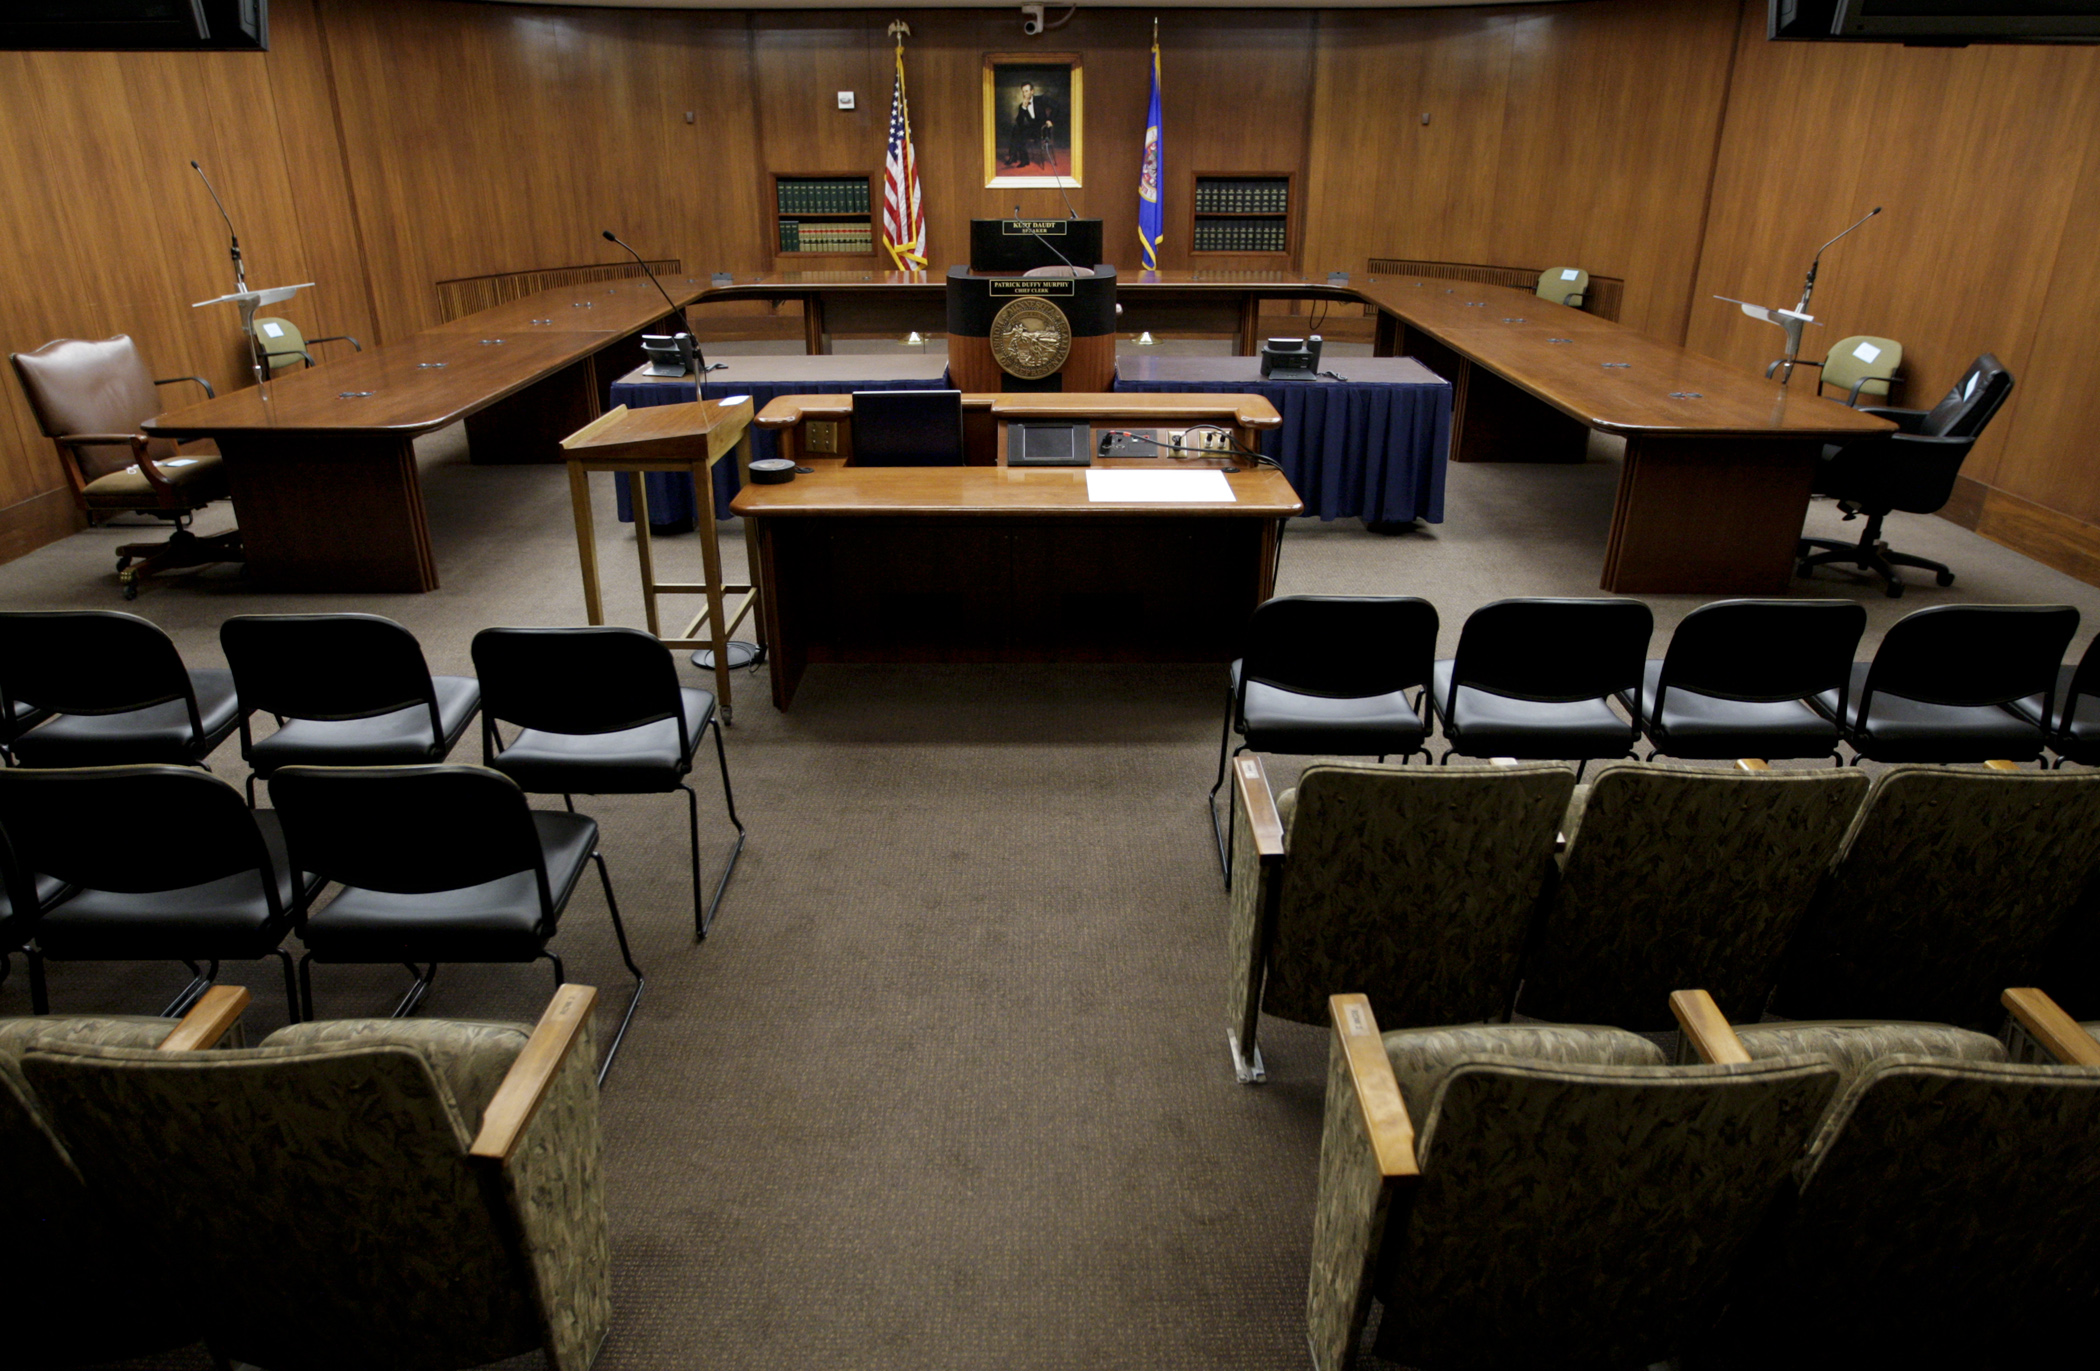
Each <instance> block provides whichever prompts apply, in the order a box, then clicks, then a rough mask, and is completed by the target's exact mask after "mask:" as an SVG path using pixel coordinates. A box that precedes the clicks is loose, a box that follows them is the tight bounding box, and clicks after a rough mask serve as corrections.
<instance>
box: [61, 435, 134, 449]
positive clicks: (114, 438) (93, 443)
mask: <svg viewBox="0 0 2100 1371" xmlns="http://www.w3.org/2000/svg"><path fill="white" fill-rule="evenodd" d="M58 441H59V442H61V443H64V444H66V445H67V446H69V447H102V446H105V445H108V444H116V443H123V444H126V445H129V446H131V447H144V446H145V445H146V435H145V434H143V433H61V434H59V435H58Z"/></svg>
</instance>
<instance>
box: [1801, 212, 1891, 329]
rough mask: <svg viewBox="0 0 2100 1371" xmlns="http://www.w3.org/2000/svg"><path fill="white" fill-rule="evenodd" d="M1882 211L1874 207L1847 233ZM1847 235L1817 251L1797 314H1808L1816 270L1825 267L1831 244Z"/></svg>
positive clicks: (1804, 285) (1809, 269)
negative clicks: (1824, 262) (1826, 254)
mask: <svg viewBox="0 0 2100 1371" xmlns="http://www.w3.org/2000/svg"><path fill="white" fill-rule="evenodd" d="M1881 210H1882V207H1881V206H1880V205H1876V206H1874V208H1872V209H1870V210H1868V211H1867V212H1866V213H1865V214H1862V215H1860V216H1859V222H1858V223H1855V224H1854V225H1853V226H1852V228H1848V229H1846V230H1845V233H1850V232H1852V229H1856V228H1858V227H1859V225H1860V224H1864V223H1866V222H1867V220H1869V219H1872V218H1873V217H1874V216H1875V215H1877V214H1879V213H1881ZM1845 233H1840V234H1839V235H1838V236H1837V238H1833V239H1831V240H1830V243H1825V244H1824V245H1823V246H1821V247H1819V248H1817V249H1816V259H1815V260H1814V261H1813V262H1810V263H1809V264H1808V278H1807V279H1806V280H1805V281H1803V282H1802V283H1801V303H1800V304H1798V305H1796V306H1794V312H1795V313H1797V314H1806V313H1808V301H1809V297H1810V296H1812V295H1814V294H1815V293H1816V268H1818V267H1820V266H1822V265H1823V254H1824V253H1826V252H1828V251H1830V244H1831V243H1835V242H1836V241H1837V240H1838V238H1842V237H1844V236H1845Z"/></svg>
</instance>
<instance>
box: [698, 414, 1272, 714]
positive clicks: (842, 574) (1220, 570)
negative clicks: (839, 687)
mask: <svg viewBox="0 0 2100 1371" xmlns="http://www.w3.org/2000/svg"><path fill="white" fill-rule="evenodd" d="M842 399H848V397H834V396H786V397H782V398H781V399H778V400H775V401H774V402H773V403H772V404H771V405H769V406H767V408H766V410H765V411H764V412H763V413H761V414H760V416H759V422H760V424H762V425H765V426H767V427H774V428H780V429H782V430H784V431H785V433H786V434H787V435H788V436H787V437H786V439H785V440H784V441H783V445H782V446H783V451H789V450H798V449H799V444H797V443H796V442H795V441H794V439H793V437H792V434H793V430H794V428H795V427H796V426H797V425H799V424H801V423H803V422H806V421H807V420H808V419H811V418H817V417H832V418H836V417H837V416H838V415H839V412H840V409H841V406H840V403H839V402H840V401H841V400H842ZM1146 400H1154V401H1159V402H1163V403H1160V404H1155V405H1152V406H1147V405H1145V404H1144V403H1143V402H1144V401H1146ZM971 401H975V402H976V407H978V408H981V409H983V410H987V411H989V412H990V413H991V414H992V416H993V418H994V420H995V421H996V422H997V423H999V425H1000V426H1001V428H1002V429H1003V427H1004V425H1005V423H1007V422H1009V421H1011V420H1013V419H1016V418H1047V417H1057V418H1098V419H1103V420H1106V421H1107V423H1109V424H1134V423H1145V424H1147V425H1165V424H1185V423H1188V422H1193V421H1199V420H1210V421H1218V422H1225V423H1238V422H1239V421H1241V420H1247V421H1249V424H1248V425H1247V426H1249V427H1267V426H1270V425H1272V424H1274V423H1277V422H1280V420H1279V419H1278V418H1277V417H1276V413H1275V410H1274V409H1273V408H1271V407H1270V406H1269V405H1268V403H1267V402H1266V401H1264V400H1262V399H1261V398H1260V397H1258V396H1234V395H1226V396H1208V395H1200V396H1199V395H1171V396H1134V395H1131V396H1120V395H1119V396H1102V395H1093V396H1081V395H1016V396H972V397H966V401H965V403H966V404H967V403H970V402H971ZM1191 402H1196V403H1194V404H1192V403H1191ZM1203 402H1208V403H1207V404H1204V403H1203ZM1104 411H1112V413H1109V412H1104ZM802 460H803V462H804V463H805V464H806V465H808V466H811V467H813V468H815V470H814V471H813V472H812V473H811V474H810V475H807V476H800V477H797V478H796V479H795V480H793V481H791V482H789V483H787V484H785V485H775V486H746V487H744V489H743V490H742V491H741V492H739V493H738V495H737V497H736V500H735V502H734V503H733V505H732V506H731V508H732V509H733V510H734V511H735V512H736V513H737V514H739V515H741V516H743V517H744V518H745V519H746V520H747V521H748V523H747V525H746V537H747V538H748V540H749V542H748V546H749V548H750V552H751V561H752V570H753V572H754V573H755V579H756V580H757V582H758V585H759V592H760V602H761V604H762V606H763V608H762V613H763V614H764V616H765V625H766V637H767V641H768V643H769V644H770V651H771V661H772V677H773V703H774V705H775V706H777V707H778V708H781V709H786V708H787V707H788V703H789V701H791V700H792V699H793V698H794V694H795V689H796V687H797V686H798V685H799V684H800V683H801V680H802V674H803V671H804V669H805V668H806V667H807V666H808V665H809V664H810V663H812V662H1050V661H1058V662H1159V661H1168V662H1179V661H1219V662H1222V661H1229V660H1231V658H1232V656H1233V654H1234V653H1235V651H1237V648H1238V641H1239V637H1240V634H1241V633H1242V632H1243V631H1244V629H1245V627H1246V623H1247V617H1248V615H1249V614H1251V613H1252V612H1253V610H1254V607H1255V606H1256V605H1258V604H1260V603H1261V602H1262V601H1263V600H1265V599H1267V598H1268V597H1269V596H1270V595H1271V594H1272V593H1273V591H1274V589H1275V573H1276V552H1277V546H1278V541H1279V539H1280V537H1281V535H1282V528H1283V521H1284V520H1286V519H1288V518H1290V517H1292V516H1293V515H1296V514H1298V513H1300V512H1301V511H1302V509H1303V505H1302V504H1301V503H1300V502H1299V500H1298V497H1297V494H1296V493H1295V492H1294V491H1292V490H1291V487H1290V483H1289V482H1287V481H1286V480H1284V478H1283V476H1282V474H1281V473H1279V472H1276V471H1273V470H1269V469H1261V470H1241V469H1237V468H1235V469H1234V470H1232V471H1230V472H1229V473H1227V474H1226V477H1225V479H1226V480H1227V481H1228V482H1229V483H1230V485H1231V488H1232V493H1233V501H1232V502H1231V503H1229V504H1228V503H1222V502H1221V503H1216V504H1151V503H1145V504H1137V503H1132V504H1110V503H1095V502H1093V501H1091V500H1089V499H1088V496H1087V480H1086V475H1087V472H1086V469H1085V468H1077V467H1066V468H1010V467H1007V466H1005V465H1003V464H1001V465H988V466H978V465H973V466H962V467H872V468H871V467H853V466H848V465H846V462H845V460H844V459H843V458H813V457H808V456H804V457H803V458H802ZM1212 460H1219V459H1212ZM1099 465H1100V466H1103V467H1106V466H1128V467H1134V468H1142V469H1151V470H1157V469H1160V467H1161V466H1162V463H1161V462H1159V461H1157V460H1145V459H1136V460H1129V459H1126V460H1123V461H1116V462H1103V463H1100V464H1099Z"/></svg>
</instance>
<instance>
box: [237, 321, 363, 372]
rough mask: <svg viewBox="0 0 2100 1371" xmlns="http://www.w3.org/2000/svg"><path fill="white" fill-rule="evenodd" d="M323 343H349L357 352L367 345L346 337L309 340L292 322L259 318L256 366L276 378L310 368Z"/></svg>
mask: <svg viewBox="0 0 2100 1371" xmlns="http://www.w3.org/2000/svg"><path fill="white" fill-rule="evenodd" d="M322 343H348V344H349V345H350V346H351V348H352V349H354V350H355V351H358V352H363V351H364V350H365V345H364V344H363V343H360V342H358V341H357V340H356V339H355V338H352V337H351V336H350V335H349V334H347V333H332V334H330V335H328V336H327V337H326V338H308V337H307V336H306V334H305V333H304V332H303V331H302V330H301V329H300V327H299V326H298V325H297V324H295V323H293V322H292V321H291V320H289V319H279V318H275V317H270V318H258V319H257V320H256V321H255V352H256V360H257V364H258V365H260V366H262V367H263V368H264V369H265V370H267V371H268V372H269V373H270V375H272V376H275V375H276V374H277V373H278V372H280V371H289V370H290V369H291V368H293V367H310V366H315V365H317V363H316V362H315V361H314V355H313V349H314V348H315V347H317V346H318V345H320V344H322Z"/></svg>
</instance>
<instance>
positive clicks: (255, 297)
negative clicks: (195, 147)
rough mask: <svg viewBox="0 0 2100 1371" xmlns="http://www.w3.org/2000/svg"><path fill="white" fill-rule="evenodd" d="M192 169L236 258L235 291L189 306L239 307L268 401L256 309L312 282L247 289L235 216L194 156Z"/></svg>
mask: <svg viewBox="0 0 2100 1371" xmlns="http://www.w3.org/2000/svg"><path fill="white" fill-rule="evenodd" d="M190 170H191V171H194V172H196V173H197V179H198V180H200V181H202V182H204V190H205V193H206V194H208V195H210V196H211V202H212V203H213V204H214V205H217V206H218V208H219V218H221V219H223V220H224V221H225V222H226V252H227V255H228V256H230V257H232V258H233V293H232V294H231V295H221V296H219V297H217V298H216V299H211V300H199V301H197V302H196V303H195V304H193V305H191V306H190V308H191V309H202V308H204V307H205V306H206V305H232V306H234V307H235V308H236V309H238V310H240V312H241V332H243V333H245V334H247V335H248V369H249V370H250V371H251V372H253V373H254V375H255V383H256V385H258V386H260V387H261V388H262V394H263V398H264V399H265V400H267V399H269V398H270V389H269V382H270V367H269V358H268V357H267V355H266V353H265V349H264V348H263V345H262V340H261V339H260V338H258V337H256V336H255V311H256V309H257V307H259V306H262V305H275V304H280V303H282V302H284V301H286V300H289V299H291V298H292V297H293V296H294V295H297V294H298V293H299V292H300V291H302V290H305V289H306V288H307V287H308V286H311V285H312V284H313V282H311V281H306V282H302V283H301V284H299V285H296V286H268V287H265V288H264V289H262V290H250V289H248V268H247V266H246V264H245V263H243V262H242V261H241V239H240V235H239V234H237V233H235V232H234V231H233V216H232V215H230V214H228V213H227V212H226V205H225V203H224V202H223V201H221V200H220V199H219V192H218V191H217V190H215V189H214V188H213V187H212V183H211V178H210V177H209V176H206V175H205V174H204V168H203V167H201V166H198V165H197V160H196V159H195V158H191V159H190Z"/></svg>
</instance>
